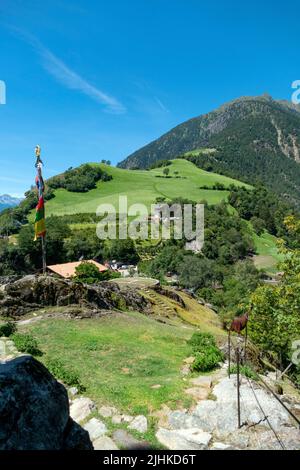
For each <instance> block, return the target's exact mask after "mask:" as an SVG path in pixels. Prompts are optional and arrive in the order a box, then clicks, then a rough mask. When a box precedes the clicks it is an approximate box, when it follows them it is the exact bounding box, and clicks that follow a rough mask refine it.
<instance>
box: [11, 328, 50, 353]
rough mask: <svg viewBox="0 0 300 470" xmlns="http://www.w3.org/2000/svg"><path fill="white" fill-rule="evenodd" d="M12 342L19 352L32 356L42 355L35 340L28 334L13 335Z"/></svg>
mask: <svg viewBox="0 0 300 470" xmlns="http://www.w3.org/2000/svg"><path fill="white" fill-rule="evenodd" d="M12 340H13V342H14V343H15V346H16V348H17V350H18V351H20V352H23V353H28V354H32V355H33V356H42V354H43V353H42V351H41V350H40V349H39V345H38V342H37V340H36V339H35V338H34V337H33V336H32V335H30V334H25V333H15V334H13V335H12Z"/></svg>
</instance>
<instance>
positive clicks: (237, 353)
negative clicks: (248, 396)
mask: <svg viewBox="0 0 300 470" xmlns="http://www.w3.org/2000/svg"><path fill="white" fill-rule="evenodd" d="M236 365H237V411H238V429H240V428H241V401H240V399H241V397H240V349H239V345H238V346H237V349H236Z"/></svg>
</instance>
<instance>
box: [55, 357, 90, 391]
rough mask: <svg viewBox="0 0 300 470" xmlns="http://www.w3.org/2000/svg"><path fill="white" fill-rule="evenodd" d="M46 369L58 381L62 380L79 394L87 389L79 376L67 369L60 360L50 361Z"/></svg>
mask: <svg viewBox="0 0 300 470" xmlns="http://www.w3.org/2000/svg"><path fill="white" fill-rule="evenodd" d="M46 367H47V368H48V369H49V371H50V372H51V374H52V375H54V377H56V379H58V380H61V381H62V382H63V383H64V384H65V385H68V386H70V387H76V388H77V389H78V391H79V392H84V391H85V387H84V386H83V385H82V383H81V381H80V378H79V376H78V374H77V373H76V372H75V371H74V370H72V369H69V368H67V367H66V366H65V365H64V364H63V363H62V362H61V360H60V359H48V360H47V361H46Z"/></svg>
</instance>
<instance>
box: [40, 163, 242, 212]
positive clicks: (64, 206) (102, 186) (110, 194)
mask: <svg viewBox="0 0 300 470" xmlns="http://www.w3.org/2000/svg"><path fill="white" fill-rule="evenodd" d="M93 164H94V165H99V166H100V167H101V168H103V170H105V171H106V172H107V173H108V174H110V175H112V177H113V179H112V180H111V181H107V182H99V183H98V184H97V188H95V189H93V190H91V191H89V192H87V193H74V192H68V191H66V190H65V189H58V190H56V191H55V198H53V199H51V200H50V201H48V202H47V215H51V214H53V215H64V214H75V213H83V212H94V213H95V212H96V209H97V207H98V206H99V205H100V204H113V205H114V206H115V207H116V209H118V201H119V196H121V195H122V196H127V198H128V204H129V205H132V204H136V203H141V204H145V205H146V206H147V207H148V209H150V206H151V204H153V203H154V202H155V200H156V198H158V197H163V198H166V199H173V198H176V197H181V198H187V199H190V200H193V201H196V202H199V201H201V200H206V201H207V202H208V203H209V204H217V203H219V202H221V201H222V200H227V197H228V194H229V192H228V191H216V190H209V189H206V190H204V189H200V188H201V187H202V186H208V187H210V186H213V185H214V184H215V183H222V184H223V185H224V186H225V187H228V186H229V185H230V184H234V185H236V186H247V185H246V184H244V183H242V182H240V181H238V180H234V179H231V178H228V177H226V176H222V175H218V174H216V173H210V172H207V171H204V170H201V169H200V168H197V167H196V166H195V165H194V164H193V163H191V162H188V161H187V160H183V159H177V160H173V161H172V164H171V165H170V166H168V169H169V171H170V172H169V175H168V176H169V177H168V178H166V177H165V176H164V174H163V168H157V169H154V170H149V171H147V170H123V169H121V168H116V167H112V166H107V165H104V164H96V163H93ZM247 187H249V186H247Z"/></svg>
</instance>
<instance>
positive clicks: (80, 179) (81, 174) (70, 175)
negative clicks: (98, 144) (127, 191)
mask: <svg viewBox="0 0 300 470" xmlns="http://www.w3.org/2000/svg"><path fill="white" fill-rule="evenodd" d="M111 179H112V176H111V175H108V174H107V173H106V172H105V171H103V170H102V169H101V168H99V167H95V166H92V165H89V164H84V165H81V166H80V167H78V168H70V169H69V170H67V171H66V172H65V173H63V174H61V175H58V176H53V177H52V178H50V179H49V180H48V181H47V184H48V186H49V187H50V188H52V189H58V188H63V189H66V190H67V191H72V192H82V193H84V192H87V191H89V190H90V189H94V188H96V183H97V181H99V180H102V181H109V180H111Z"/></svg>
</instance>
